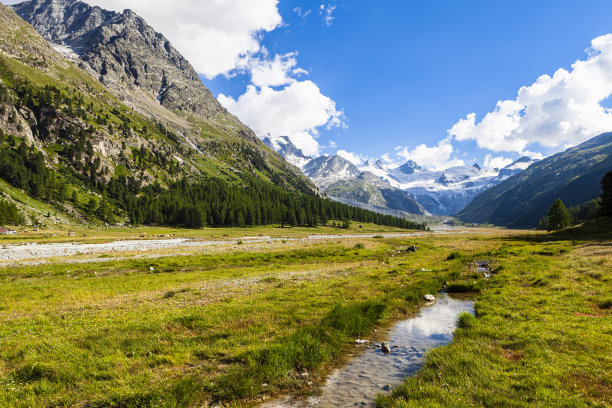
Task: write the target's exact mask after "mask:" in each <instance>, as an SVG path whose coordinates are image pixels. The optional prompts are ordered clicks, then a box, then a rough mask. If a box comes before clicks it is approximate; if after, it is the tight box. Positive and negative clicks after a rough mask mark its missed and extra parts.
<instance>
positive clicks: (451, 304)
mask: <svg viewBox="0 0 612 408" xmlns="http://www.w3.org/2000/svg"><path fill="white" fill-rule="evenodd" d="M463 311H467V312H469V313H474V302H473V301H472V300H469V299H464V298H456V297H451V296H450V295H448V294H446V293H439V294H438V295H437V296H436V302H434V303H432V304H430V305H426V306H423V307H422V308H421V310H420V311H419V313H418V314H417V315H416V316H414V317H412V318H409V319H406V320H403V321H400V322H398V323H396V324H395V325H394V326H392V327H391V328H390V329H388V330H385V331H382V332H381V331H379V332H378V333H377V334H376V339H375V340H372V343H371V344H369V345H368V346H365V347H360V349H361V350H360V351H361V352H359V353H357V354H355V356H354V357H352V358H351V359H350V360H349V361H348V363H346V364H345V365H344V366H342V367H340V368H338V369H336V370H334V371H333V372H332V373H331V374H330V376H329V377H328V379H327V382H326V384H325V385H324V386H323V387H322V389H321V390H320V392H319V393H318V395H313V396H311V397H310V398H308V399H306V400H304V399H301V400H296V399H294V398H292V397H285V398H282V399H280V400H275V401H271V402H268V403H266V404H264V405H262V408H276V407H278V408H282V407H317V408H327V407H353V406H358V407H372V406H374V400H375V398H376V395H377V394H379V393H381V392H386V391H389V390H390V389H391V388H393V387H395V386H397V385H399V384H400V383H401V382H402V380H403V379H404V378H405V377H407V376H409V375H414V374H415V373H416V372H417V371H418V370H419V368H420V367H421V364H422V363H423V356H424V354H425V352H426V351H427V350H428V349H430V348H432V347H437V346H441V345H444V344H447V343H449V342H450V341H451V339H452V336H453V332H454V330H455V327H456V325H457V317H458V316H459V314H460V313H461V312H463ZM380 341H388V342H389V344H390V345H391V352H390V353H389V354H385V353H383V352H382V351H381V350H380V344H379V343H380ZM377 342H378V343H377ZM376 346H378V347H376Z"/></svg>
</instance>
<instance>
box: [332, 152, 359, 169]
mask: <svg viewBox="0 0 612 408" xmlns="http://www.w3.org/2000/svg"><path fill="white" fill-rule="evenodd" d="M336 154H337V155H338V156H340V157H342V158H343V159H346V160H348V161H350V162H351V163H353V164H354V165H355V166H359V165H361V164H362V163H363V162H364V161H365V158H364V157H363V156H362V155H360V154H357V153H351V152H347V151H346V150H338V151H337V152H336Z"/></svg>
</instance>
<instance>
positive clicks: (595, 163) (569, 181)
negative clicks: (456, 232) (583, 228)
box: [458, 132, 612, 228]
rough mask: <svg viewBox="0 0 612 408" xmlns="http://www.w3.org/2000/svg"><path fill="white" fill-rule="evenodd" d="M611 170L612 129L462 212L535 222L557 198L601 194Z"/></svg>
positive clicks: (506, 222)
mask: <svg viewBox="0 0 612 408" xmlns="http://www.w3.org/2000/svg"><path fill="white" fill-rule="evenodd" d="M610 169H612V132H610V133H603V134H601V135H598V136H596V137H594V138H592V139H589V140H587V141H586V142H584V143H582V144H580V145H578V146H575V147H572V148H570V149H567V150H565V151H564V152H561V153H557V154H555V155H553V156H550V157H548V158H546V159H544V160H542V161H540V162H538V163H535V164H533V165H531V166H529V168H527V169H526V170H525V171H524V172H522V173H520V174H517V175H515V176H512V177H510V178H508V179H507V180H505V181H504V182H502V183H500V184H498V185H497V186H494V187H492V188H491V189H488V190H487V191H485V192H483V193H482V194H481V195H479V196H478V197H476V198H475V199H474V200H473V201H472V203H470V205H468V206H467V207H466V208H465V209H464V210H463V211H461V212H460V213H459V215H458V216H459V218H460V219H461V220H463V221H466V222H477V223H492V224H495V225H502V226H507V227H517V228H525V227H534V226H536V225H537V223H538V221H539V220H540V219H541V218H542V217H543V216H545V215H546V212H547V210H548V208H549V207H550V205H551V204H552V202H553V201H554V200H555V199H556V198H561V199H562V200H563V202H564V203H565V204H566V205H567V206H573V205H579V204H583V203H585V202H587V201H589V200H591V199H594V198H597V197H598V196H599V195H600V193H601V189H600V184H599V183H600V181H601V178H602V177H603V175H604V174H605V173H606V172H607V171H609V170H610Z"/></svg>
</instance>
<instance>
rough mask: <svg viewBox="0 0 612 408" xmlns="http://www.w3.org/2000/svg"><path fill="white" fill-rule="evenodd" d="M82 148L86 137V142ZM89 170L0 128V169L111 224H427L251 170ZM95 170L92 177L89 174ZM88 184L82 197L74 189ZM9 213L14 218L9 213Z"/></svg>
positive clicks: (22, 185)
mask: <svg viewBox="0 0 612 408" xmlns="http://www.w3.org/2000/svg"><path fill="white" fill-rule="evenodd" d="M85 149H87V145H86V144H85ZM95 167H97V166H96V165H95V164H94V169H92V170H93V173H92V174H90V175H89V176H88V175H87V174H86V173H85V174H83V173H79V172H77V171H75V169H70V168H63V169H61V171H57V170H54V169H52V168H50V167H49V166H48V165H47V164H46V162H45V158H44V155H43V154H42V152H40V151H39V150H37V149H36V148H35V147H34V146H33V145H30V146H28V144H27V143H26V141H25V140H21V139H19V138H16V137H13V136H10V135H5V134H4V133H3V132H1V131H0V177H1V178H3V179H4V180H6V181H7V182H9V183H10V184H11V185H13V186H15V187H17V188H19V189H22V190H23V191H25V192H26V193H28V194H29V195H31V196H32V197H34V198H37V199H39V200H41V201H45V202H49V203H55V204H63V203H65V202H66V203H70V204H71V205H72V206H73V207H74V208H75V209H78V210H79V211H80V212H81V213H82V214H84V215H85V216H86V217H87V218H89V219H90V220H94V219H96V218H97V219H99V220H102V221H104V222H106V223H108V224H114V223H116V222H117V221H118V220H120V219H122V218H123V219H125V218H127V219H128V220H129V222H130V223H131V224H133V225H165V226H183V227H189V228H201V227H204V226H213V227H225V226H232V227H245V226H258V225H270V224H280V225H281V226H290V227H295V226H304V227H316V226H318V225H327V224H328V222H330V220H337V221H339V223H338V224H339V225H342V226H348V223H349V222H350V221H356V222H364V223H365V222H368V223H374V224H378V225H386V226H393V227H398V228H409V229H425V228H426V226H425V225H424V224H418V223H415V222H412V221H408V220H405V219H402V218H398V217H393V216H390V215H382V214H378V213H375V212H372V211H369V210H364V209H361V208H356V207H351V206H349V205H346V204H342V203H338V202H335V201H332V200H329V199H327V198H323V197H319V196H316V195H314V194H310V195H309V194H305V193H299V192H295V191H290V190H286V189H283V188H281V187H278V186H275V185H273V184H272V183H267V182H264V181H260V180H258V179H256V178H255V177H249V176H244V178H243V180H241V181H236V182H229V181H227V180H222V179H216V178H208V179H200V180H197V181H194V180H189V179H187V178H184V179H181V180H179V181H177V182H174V183H171V184H170V185H169V186H166V187H164V186H161V185H160V184H159V183H157V182H156V183H154V184H152V185H148V186H142V185H141V183H140V182H139V181H138V180H137V179H136V178H135V177H132V176H113V177H111V178H110V179H109V180H108V181H107V180H105V179H104V178H103V177H98V175H97V174H96V172H95ZM92 176H93V177H92ZM88 190H89V191H94V192H95V193H96V194H95V195H92V194H89V195H88V197H87V198H86V199H85V201H83V199H82V197H80V196H82V195H83V194H78V193H77V191H81V192H83V191H88ZM11 219H13V218H11Z"/></svg>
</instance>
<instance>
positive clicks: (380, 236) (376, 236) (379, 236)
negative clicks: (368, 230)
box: [372, 235, 384, 239]
mask: <svg viewBox="0 0 612 408" xmlns="http://www.w3.org/2000/svg"><path fill="white" fill-rule="evenodd" d="M372 238H375V239H381V238H384V237H383V236H382V235H374V236H373V237H372Z"/></svg>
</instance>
